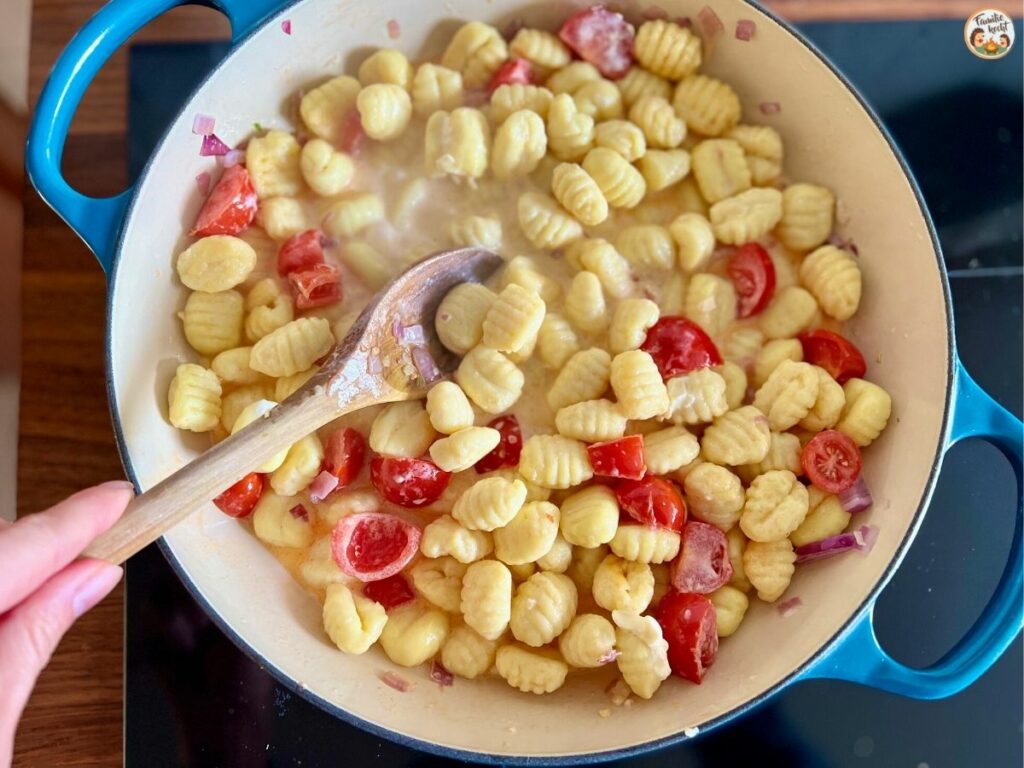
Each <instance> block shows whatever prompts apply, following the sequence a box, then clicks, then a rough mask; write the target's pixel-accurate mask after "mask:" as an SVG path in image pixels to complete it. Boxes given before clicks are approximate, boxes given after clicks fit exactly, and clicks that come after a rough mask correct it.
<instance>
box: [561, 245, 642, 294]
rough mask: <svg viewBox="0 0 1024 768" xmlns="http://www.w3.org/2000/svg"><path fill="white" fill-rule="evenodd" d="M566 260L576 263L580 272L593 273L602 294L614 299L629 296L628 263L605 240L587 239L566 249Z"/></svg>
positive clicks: (630, 279) (630, 284) (629, 277)
mask: <svg viewBox="0 0 1024 768" xmlns="http://www.w3.org/2000/svg"><path fill="white" fill-rule="evenodd" d="M566 260H567V261H569V263H570V264H572V263H574V262H577V263H578V268H579V269H580V270H585V271H587V272H593V273H594V274H595V275H597V278H598V280H600V281H601V287H602V289H604V293H607V294H608V295H609V296H611V297H612V298H614V299H621V298H624V297H625V296H627V295H629V293H630V292H631V291H632V289H633V280H632V273H631V270H630V266H629V262H628V261H627V260H626V259H625V258H624V257H623V256H622V254H621V253H619V252H618V251H617V250H615V247H614V246H613V245H612V244H611V243H609V242H608V241H607V240H603V239H601V238H599V237H587V238H584V239H582V240H577V241H576V242H574V243H572V244H571V245H570V246H569V247H568V248H567V249H566Z"/></svg>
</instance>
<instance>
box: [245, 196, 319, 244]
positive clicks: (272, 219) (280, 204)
mask: <svg viewBox="0 0 1024 768" xmlns="http://www.w3.org/2000/svg"><path fill="white" fill-rule="evenodd" d="M256 223H257V224H258V225H259V226H260V227H262V228H263V230H264V231H265V232H266V233H267V234H268V235H270V237H272V238H273V239H274V240H287V239H288V238H290V237H292V236H293V235H297V234H298V233H299V232H302V231H303V230H305V229H309V224H308V222H307V221H306V211H305V209H304V208H303V206H302V203H300V202H299V201H298V200H296V199H295V198H294V197H271V198H269V199H267V200H263V201H262V202H261V203H260V207H259V210H258V211H257V212H256Z"/></svg>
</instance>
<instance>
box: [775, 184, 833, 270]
mask: <svg viewBox="0 0 1024 768" xmlns="http://www.w3.org/2000/svg"><path fill="white" fill-rule="evenodd" d="M835 207H836V199H835V196H834V195H833V194H832V192H831V191H830V190H828V189H827V188H826V187H821V186H818V185H817V184H790V185H789V186H788V187H786V189H785V190H783V192H782V219H781V220H780V221H779V226H778V227H777V228H776V230H775V233H776V234H777V235H778V237H779V240H781V241H782V244H783V245H784V246H786V247H787V248H789V250H791V251H796V252H798V253H805V252H807V251H810V250H813V249H814V248H817V247H818V246H819V245H821V244H822V243H824V242H825V241H826V240H828V236H829V235H830V234H831V233H832V220H833V216H834V215H835Z"/></svg>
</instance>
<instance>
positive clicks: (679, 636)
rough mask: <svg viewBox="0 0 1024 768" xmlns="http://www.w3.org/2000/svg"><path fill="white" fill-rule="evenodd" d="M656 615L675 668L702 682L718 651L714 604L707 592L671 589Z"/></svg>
mask: <svg viewBox="0 0 1024 768" xmlns="http://www.w3.org/2000/svg"><path fill="white" fill-rule="evenodd" d="M657 618H658V623H659V624H661V632H662V634H663V635H664V636H665V640H666V641H667V642H668V663H669V666H670V667H672V671H673V672H675V673H676V674H677V675H679V676H680V677H685V678H686V679H687V680H690V681H691V682H694V683H697V685H700V682H701V680H703V679H704V673H705V672H707V669H708V667H710V666H711V665H712V664H714V663H715V654H717V653H718V619H717V617H716V616H715V606H714V605H713V604H712V603H711V601H710V600H708V599H707V598H706V597H704V595H695V594H692V593H690V592H675V591H672V592H669V593H668V594H667V595H665V596H664V597H663V598H662V599H661V603H659V604H658V613H657Z"/></svg>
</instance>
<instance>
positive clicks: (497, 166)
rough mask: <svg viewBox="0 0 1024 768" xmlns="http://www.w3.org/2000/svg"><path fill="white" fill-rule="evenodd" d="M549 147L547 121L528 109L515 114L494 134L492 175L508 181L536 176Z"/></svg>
mask: <svg viewBox="0 0 1024 768" xmlns="http://www.w3.org/2000/svg"><path fill="white" fill-rule="evenodd" d="M502 87H503V88H504V87H505V86H502ZM499 90H500V89H499ZM547 147H548V136H547V132H546V131H545V129H544V120H543V118H541V116H540V115H538V114H536V113H534V112H532V111H529V110H526V109H521V110H517V111H515V112H513V113H512V114H510V115H509V116H508V118H506V119H505V121H504V122H502V123H501V124H500V126H499V128H498V130H497V132H496V133H495V134H494V148H493V149H492V151H491V172H492V173H493V174H494V178H496V179H497V180H498V181H508V180H509V179H514V178H518V177H520V176H526V175H528V174H530V173H533V171H535V170H536V169H537V166H538V165H539V164H540V161H541V160H542V159H543V157H544V153H545V152H546V151H547Z"/></svg>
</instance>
